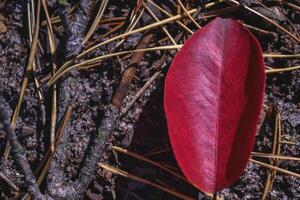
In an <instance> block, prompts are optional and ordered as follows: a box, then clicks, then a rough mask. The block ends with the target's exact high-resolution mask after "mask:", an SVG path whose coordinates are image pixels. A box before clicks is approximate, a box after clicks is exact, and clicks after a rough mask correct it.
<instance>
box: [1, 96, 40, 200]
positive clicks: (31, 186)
mask: <svg viewBox="0 0 300 200" xmlns="http://www.w3.org/2000/svg"><path fill="white" fill-rule="evenodd" d="M0 127H1V129H2V130H3V131H5V132H6V138H7V139H8V141H9V143H10V145H11V147H12V148H11V153H12V155H13V157H14V159H15V161H16V162H17V163H18V165H19V166H20V168H21V170H22V172H23V174H24V176H25V183H26V184H25V185H26V187H27V190H28V192H29V193H30V194H31V195H32V197H33V198H34V199H43V195H42V194H41V192H40V190H39V188H38V186H37V184H36V181H35V177H34V175H33V173H32V171H31V168H30V165H29V163H28V161H27V159H26V153H25V149H24V148H23V147H22V146H21V144H20V143H19V141H18V138H17V135H16V133H15V131H14V128H13V127H12V125H11V123H10V120H9V116H8V112H7V109H6V106H5V102H4V99H3V97H2V96H0Z"/></svg>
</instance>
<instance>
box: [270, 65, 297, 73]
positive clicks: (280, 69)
mask: <svg viewBox="0 0 300 200" xmlns="http://www.w3.org/2000/svg"><path fill="white" fill-rule="evenodd" d="M298 69H300V65H297V66H294V67H284V68H278V69H268V70H266V74H273V73H279V72H289V71H294V70H298Z"/></svg>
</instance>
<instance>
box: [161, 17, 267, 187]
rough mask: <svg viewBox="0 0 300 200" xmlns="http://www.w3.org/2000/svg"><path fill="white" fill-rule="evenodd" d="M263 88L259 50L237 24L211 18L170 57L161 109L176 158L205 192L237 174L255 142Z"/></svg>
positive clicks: (244, 164) (249, 34)
mask: <svg viewBox="0 0 300 200" xmlns="http://www.w3.org/2000/svg"><path fill="white" fill-rule="evenodd" d="M264 88H265V70H264V62H263V57H262V51H261V48H260V45H259V43H258V42H257V40H256V39H255V37H254V36H253V35H252V34H251V33H250V32H249V31H248V30H247V29H246V28H244V26H243V25H242V24H240V23H239V22H237V21H235V20H231V19H221V18H216V19H215V20H213V21H212V22H210V23H209V24H208V25H206V26H205V27H204V28H202V29H200V30H198V31H197V32H195V33H194V34H193V35H192V36H191V38H190V39H188V40H187V41H186V42H185V44H184V46H183V48H182V49H181V50H180V51H179V52H178V53H177V55H176V56H175V58H174V60H173V62H172V65H171V67H170V69H169V72H168V74H167V77H166V81H165V98H164V104H165V105H164V107H165V113H166V118H167V123H168V130H169V135H170V140H171V143H172V147H173V151H174V154H175V157H176V159H177V161H178V164H179V166H180V168H181V169H182V171H183V173H184V174H185V176H186V177H187V179H188V180H189V181H190V182H191V183H192V184H193V185H195V186H196V187H197V188H199V189H200V190H202V191H204V192H215V191H219V190H221V189H223V188H225V187H228V186H230V185H231V184H232V183H233V182H234V181H235V180H237V179H238V178H239V176H241V174H242V173H243V171H244V168H245V166H246V163H247V161H248V159H249V157H250V153H251V150H252V148H253V144H254V141H255V133H256V127H257V123H258V117H259V114H260V111H261V108H262V102H263V94H264Z"/></svg>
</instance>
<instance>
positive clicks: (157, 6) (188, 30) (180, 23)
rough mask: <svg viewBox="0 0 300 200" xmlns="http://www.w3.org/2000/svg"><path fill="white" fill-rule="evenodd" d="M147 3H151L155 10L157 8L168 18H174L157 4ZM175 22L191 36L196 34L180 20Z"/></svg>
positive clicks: (148, 0) (149, 0)
mask: <svg viewBox="0 0 300 200" xmlns="http://www.w3.org/2000/svg"><path fill="white" fill-rule="evenodd" d="M147 2H149V3H151V4H152V5H153V6H154V7H155V8H157V9H158V10H159V11H161V12H162V13H164V14H165V15H167V16H168V17H173V15H171V14H170V13H169V12H167V11H166V10H164V9H163V8H162V7H160V6H159V5H157V4H156V3H154V2H153V1H151V0H147ZM175 22H176V23H177V24H178V25H180V26H181V27H182V28H183V29H185V30H186V31H187V32H189V33H190V34H193V33H194V32H193V31H192V30H191V29H189V28H188V27H187V26H186V25H184V24H183V23H182V22H180V21H179V20H176V21H175Z"/></svg>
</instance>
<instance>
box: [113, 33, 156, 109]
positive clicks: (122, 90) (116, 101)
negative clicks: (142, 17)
mask: <svg viewBox="0 0 300 200" xmlns="http://www.w3.org/2000/svg"><path fill="white" fill-rule="evenodd" d="M152 39H153V34H148V35H146V36H145V37H144V38H143V39H141V41H140V42H139V44H138V46H137V49H143V48H145V47H147V46H148V45H149V44H150V42H151V41H152ZM144 53H145V52H144V51H140V52H136V53H134V54H133V56H132V58H131V60H130V63H129V66H128V68H127V69H126V70H125V71H124V73H123V76H122V80H121V82H120V84H119V86H118V88H117V89H116V91H115V94H114V96H113V99H112V105H114V106H115V107H117V108H120V107H121V103H122V100H123V99H124V98H125V97H126V95H127V91H128V88H129V84H130V83H131V81H132V79H133V77H134V74H135V71H136V67H137V66H138V65H139V63H140V62H141V60H142V58H143V56H144Z"/></svg>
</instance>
